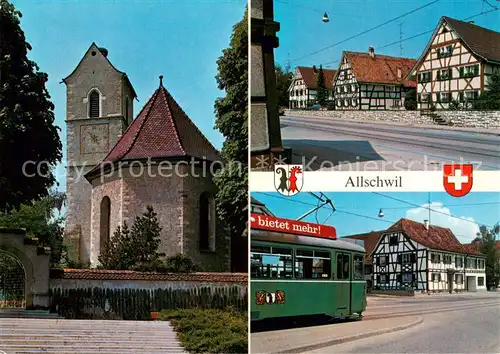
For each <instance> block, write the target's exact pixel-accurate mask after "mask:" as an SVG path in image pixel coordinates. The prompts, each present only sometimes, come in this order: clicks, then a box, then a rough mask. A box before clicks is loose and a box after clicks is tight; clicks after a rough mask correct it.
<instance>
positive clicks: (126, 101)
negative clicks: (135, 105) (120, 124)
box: [125, 97, 129, 122]
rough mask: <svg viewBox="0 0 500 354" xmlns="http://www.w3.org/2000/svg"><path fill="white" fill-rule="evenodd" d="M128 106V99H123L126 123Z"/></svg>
mask: <svg viewBox="0 0 500 354" xmlns="http://www.w3.org/2000/svg"><path fill="white" fill-rule="evenodd" d="M128 105H129V100H128V97H127V98H125V120H126V121H127V122H128Z"/></svg>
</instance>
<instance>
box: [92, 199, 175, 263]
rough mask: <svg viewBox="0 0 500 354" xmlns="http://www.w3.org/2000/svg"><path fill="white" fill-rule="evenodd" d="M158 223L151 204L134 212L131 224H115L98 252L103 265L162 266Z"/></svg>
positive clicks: (162, 255) (162, 254)
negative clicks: (143, 211)
mask: <svg viewBox="0 0 500 354" xmlns="http://www.w3.org/2000/svg"><path fill="white" fill-rule="evenodd" d="M160 232H161V227H160V224H159V221H158V216H157V214H156V213H155V212H154V210H153V207H152V206H149V205H148V206H147V207H146V212H145V213H144V214H143V215H141V216H137V217H136V218H135V220H134V223H133V225H132V228H131V229H129V227H128V225H127V224H126V223H124V224H123V226H122V227H118V228H117V229H116V231H115V232H114V234H113V237H112V238H111V240H109V241H108V242H106V244H105V245H104V250H103V252H101V255H100V256H99V262H101V264H102V266H103V267H104V268H106V269H122V270H127V269H128V270H157V268H162V267H163V263H162V257H164V256H165V254H164V253H160V252H159V251H158V248H159V247H160V243H161V240H160Z"/></svg>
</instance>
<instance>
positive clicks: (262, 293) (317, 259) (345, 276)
mask: <svg viewBox="0 0 500 354" xmlns="http://www.w3.org/2000/svg"><path fill="white" fill-rule="evenodd" d="M276 219H278V218H276ZM280 220H286V219H280ZM313 225H314V224H313ZM364 256H365V249H364V246H363V241H360V240H352V239H337V238H324V237H314V236H309V235H307V236H306V235H303V234H300V233H294V234H291V233H288V232H286V231H280V230H275V229H272V230H271V229H265V228H254V227H253V226H252V229H251V247H250V259H251V262H250V263H251V264H250V268H251V273H250V294H251V295H250V296H251V297H253V298H250V303H251V308H250V316H251V320H252V321H260V320H264V319H268V318H279V317H295V316H306V315H327V316H331V317H336V318H358V319H361V318H362V313H363V312H364V311H365V309H366V281H365V280H364V275H363V259H364Z"/></svg>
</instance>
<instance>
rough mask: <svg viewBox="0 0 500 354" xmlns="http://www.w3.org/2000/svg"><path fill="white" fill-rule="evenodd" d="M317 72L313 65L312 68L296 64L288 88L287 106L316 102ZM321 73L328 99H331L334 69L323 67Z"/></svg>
mask: <svg viewBox="0 0 500 354" xmlns="http://www.w3.org/2000/svg"><path fill="white" fill-rule="evenodd" d="M318 72H319V70H318V69H317V68H316V67H315V66H313V67H312V68H311V67H305V66H298V67H297V68H296V69H295V75H294V77H293V80H292V82H291V84H290V86H289V88H288V98H289V107H288V108H306V107H309V106H310V105H312V104H314V103H315V102H316V92H317V89H318V84H317V78H318ZM323 75H324V76H325V85H326V88H327V89H328V100H329V101H333V91H332V88H333V87H332V83H333V77H334V75H335V70H329V69H323Z"/></svg>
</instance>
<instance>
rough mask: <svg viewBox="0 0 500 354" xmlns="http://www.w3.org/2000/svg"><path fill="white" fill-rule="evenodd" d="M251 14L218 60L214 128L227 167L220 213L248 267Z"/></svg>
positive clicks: (219, 177) (220, 180)
mask: <svg viewBox="0 0 500 354" xmlns="http://www.w3.org/2000/svg"><path fill="white" fill-rule="evenodd" d="M247 18H248V13H247V12H245V15H244V17H243V19H242V20H241V21H240V22H238V23H237V24H236V25H235V26H234V27H233V34H232V36H231V41H230V47H229V48H226V49H224V50H223V54H222V56H221V57H220V58H219V59H218V60H217V66H218V72H219V73H218V74H217V76H216V80H217V83H218V86H219V89H221V90H225V92H226V96H225V97H224V98H219V99H218V100H217V101H216V102H215V115H216V120H215V127H216V128H217V129H219V131H220V132H221V133H222V134H223V135H224V137H225V141H224V144H223V146H222V151H221V155H222V159H223V161H224V163H225V167H224V168H223V169H221V170H220V171H218V173H217V174H216V175H215V177H214V181H215V184H216V185H217V187H218V192H217V196H216V204H217V211H218V214H219V215H220V217H221V218H222V219H223V220H224V221H225V223H226V225H227V226H228V228H229V229H230V232H231V244H232V254H233V259H239V260H240V261H241V263H242V264H246V263H247V262H246V261H245V257H248V256H247V253H248V249H247V239H246V238H244V237H243V236H245V235H246V229H247V226H246V225H247V218H248V215H247V208H248V162H247V159H248V155H247V154H248V21H247Z"/></svg>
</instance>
